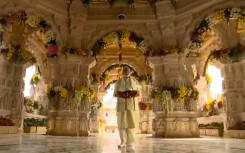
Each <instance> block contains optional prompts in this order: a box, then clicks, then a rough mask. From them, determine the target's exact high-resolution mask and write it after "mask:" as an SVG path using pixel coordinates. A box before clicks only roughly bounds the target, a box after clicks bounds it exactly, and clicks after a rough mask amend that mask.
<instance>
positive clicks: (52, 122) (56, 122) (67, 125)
mask: <svg viewBox="0 0 245 153" xmlns="http://www.w3.org/2000/svg"><path fill="white" fill-rule="evenodd" d="M49 114H50V115H49V121H48V128H47V134H49V135H57V136H58V135H60V136H61V135H62V136H88V120H87V113H86V112H85V111H83V112H80V114H79V119H78V120H77V116H76V113H75V111H71V110H67V111H50V112H49ZM77 130H78V134H77Z"/></svg>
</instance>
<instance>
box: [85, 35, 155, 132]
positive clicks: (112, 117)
mask: <svg viewBox="0 0 245 153" xmlns="http://www.w3.org/2000/svg"><path fill="white" fill-rule="evenodd" d="M92 52H93V55H94V56H96V59H97V63H96V65H95V66H94V67H92V68H91V70H90V72H91V73H90V85H92V86H96V88H98V100H99V101H101V102H103V107H102V108H101V109H100V110H98V116H97V120H96V122H98V121H101V120H104V121H105V122H100V126H98V127H97V131H99V130H98V129H102V130H103V131H104V132H116V131H117V116H116V98H115V97H114V96H113V94H114V83H115V82H116V81H117V79H119V78H121V77H122V72H121V70H122V68H123V67H124V66H127V67H129V68H130V70H131V73H132V74H131V76H132V77H134V78H135V79H136V80H137V81H138V82H139V83H140V86H141V88H142V91H144V93H142V96H141V97H140V98H139V99H140V100H139V101H138V104H140V102H141V103H144V104H145V103H148V100H147V97H149V96H148V92H146V87H149V86H150V85H151V83H152V69H151V68H150V66H149V65H148V61H147V57H148V56H150V54H151V53H152V52H153V51H152V50H151V47H150V46H149V45H148V44H147V43H146V42H145V41H144V39H143V38H142V37H140V36H137V35H136V34H135V33H133V32H129V31H126V30H117V31H113V32H110V33H107V34H105V35H103V36H102V38H100V39H99V40H98V41H97V42H96V44H95V45H94V47H93V48H92ZM136 61H137V62H136ZM137 107H139V106H137ZM148 111H150V109H145V108H142V109H141V110H140V111H139V113H138V116H139V118H144V119H143V122H145V123H147V124H148V121H147V120H148V117H149V113H144V112H148ZM147 115H148V116H147ZM145 118H146V119H145ZM139 120H140V121H139V123H138V124H139V125H137V128H136V132H137V133H141V131H140V129H142V128H141V127H140V126H142V124H143V123H142V122H141V121H142V120H141V119H139ZM151 120H152V118H151ZM150 122H152V121H150ZM101 123H102V124H101ZM145 123H144V126H145ZM103 124H104V125H103ZM146 127H147V128H148V125H147V126H146ZM92 128H94V127H92ZM92 131H96V129H94V130H92ZM103 131H102V132H103ZM100 132H101V131H100ZM144 133H151V129H149V131H148V130H145V129H144Z"/></svg>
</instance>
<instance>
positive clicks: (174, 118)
mask: <svg viewBox="0 0 245 153" xmlns="http://www.w3.org/2000/svg"><path fill="white" fill-rule="evenodd" d="M156 59H157V60H156ZM184 59H185V58H184V57H183V55H167V56H164V57H155V58H149V61H150V63H151V64H152V65H153V73H154V76H155V78H156V80H154V82H155V83H154V88H156V87H171V88H174V89H176V90H177V89H178V88H179V87H182V86H192V80H190V79H191V75H192V73H193V72H192V68H191V65H192V64H193V63H195V59H193V58H187V59H185V60H184ZM155 65H156V66H155ZM157 67H158V68H157ZM156 81H159V82H161V84H159V83H156ZM176 92H177V91H176ZM163 102H164V101H157V100H156V99H154V109H153V110H154V112H155V118H154V119H153V131H154V133H153V134H154V136H155V137H198V136H199V130H198V124H197V120H196V102H195V101H193V100H192V101H188V104H189V105H188V106H186V105H185V104H184V103H183V102H180V101H179V100H178V99H173V98H172V99H171V103H172V104H171V105H170V107H171V109H170V110H172V111H169V112H166V111H165V110H166V107H167V106H166V105H163V104H162V103H163Z"/></svg>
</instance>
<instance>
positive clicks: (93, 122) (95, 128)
mask: <svg viewBox="0 0 245 153" xmlns="http://www.w3.org/2000/svg"><path fill="white" fill-rule="evenodd" d="M90 87H91V88H93V89H94V90H95V92H96V99H98V98H97V97H98V92H99V86H98V84H96V85H90ZM91 111H92V112H91V118H90V120H89V122H90V131H91V132H93V133H98V132H99V126H100V125H99V119H98V109H93V110H91Z"/></svg>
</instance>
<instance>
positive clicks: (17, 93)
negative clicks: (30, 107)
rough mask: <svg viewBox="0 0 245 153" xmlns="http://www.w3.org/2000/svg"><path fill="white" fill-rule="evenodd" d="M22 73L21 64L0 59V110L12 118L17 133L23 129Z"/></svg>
mask: <svg viewBox="0 0 245 153" xmlns="http://www.w3.org/2000/svg"><path fill="white" fill-rule="evenodd" d="M24 74H25V73H24V66H23V65H22V64H13V63H8V62H6V61H5V60H4V59H0V84H1V85H0V91H1V93H0V112H3V113H1V114H4V116H6V115H9V116H10V117H11V118H12V119H13V121H14V123H15V125H16V126H18V132H19V133H21V132H22V131H23V114H22V108H23V103H24V96H23V85H24V82H23V77H24Z"/></svg>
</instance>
